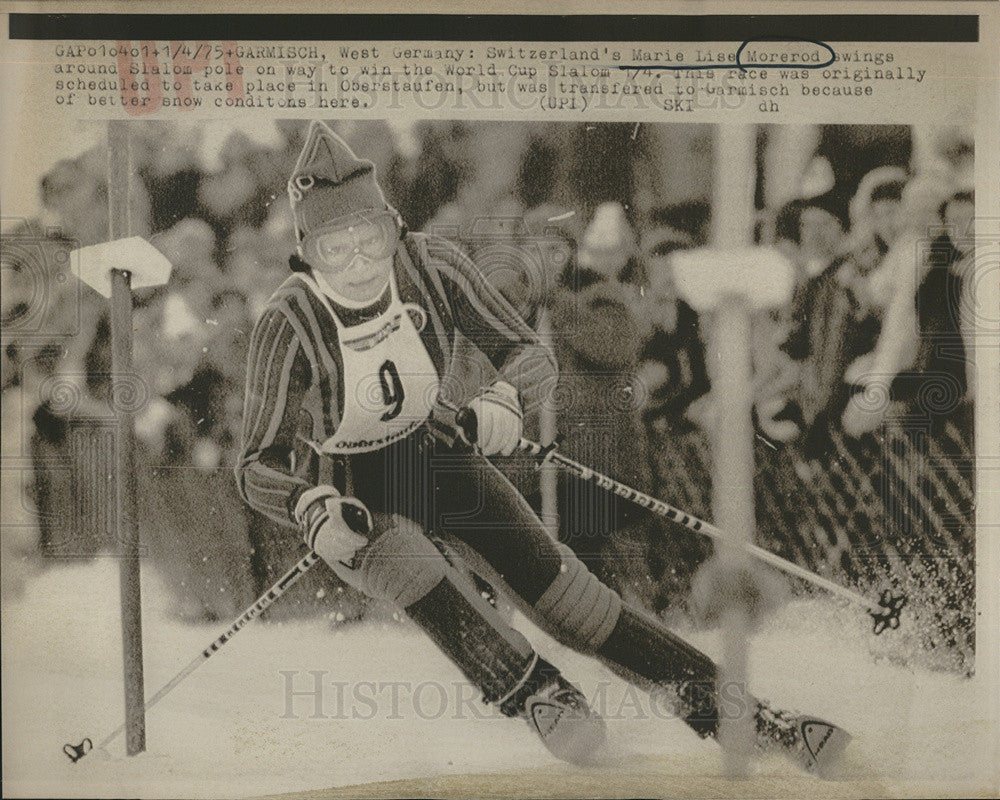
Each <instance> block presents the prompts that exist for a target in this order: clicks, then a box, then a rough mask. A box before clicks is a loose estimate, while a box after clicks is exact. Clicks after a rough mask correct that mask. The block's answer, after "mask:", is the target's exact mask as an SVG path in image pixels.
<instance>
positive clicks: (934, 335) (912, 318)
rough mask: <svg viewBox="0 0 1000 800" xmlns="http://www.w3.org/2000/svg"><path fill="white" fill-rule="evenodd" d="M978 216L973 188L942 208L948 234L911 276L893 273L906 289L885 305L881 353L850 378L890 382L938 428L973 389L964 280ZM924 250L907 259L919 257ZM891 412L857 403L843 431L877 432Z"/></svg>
mask: <svg viewBox="0 0 1000 800" xmlns="http://www.w3.org/2000/svg"><path fill="white" fill-rule="evenodd" d="M974 213H975V205H974V197H973V194H972V193H971V192H968V191H960V192H956V193H954V194H952V195H951V196H950V197H949V198H948V199H947V200H945V201H944V202H943V203H941V205H940V208H939V209H938V224H939V225H941V226H943V229H942V230H941V232H940V233H939V234H938V235H937V236H936V237H935V238H934V240H933V241H932V242H931V243H930V247H929V248H927V249H926V251H925V252H924V253H923V254H922V255H923V260H922V261H919V262H918V263H917V264H916V266H915V268H914V267H911V270H912V271H911V274H910V276H909V277H908V278H907V276H903V275H899V270H896V271H895V272H894V273H893V274H896V275H897V276H898V283H899V284H901V285H900V286H899V287H898V291H897V292H896V293H895V294H894V295H893V296H892V298H891V302H890V303H889V305H888V307H887V308H886V312H885V319H884V323H883V326H882V330H881V335H880V336H879V338H878V342H877V344H876V346H875V349H874V351H873V352H872V354H871V356H870V357H869V358H868V359H866V360H865V361H863V362H861V364H858V365H855V366H854V367H853V368H852V369H851V370H850V371H849V373H848V379H850V380H852V381H857V382H858V383H859V384H860V386H861V388H864V387H866V386H868V385H869V384H870V383H871V382H873V381H880V382H882V383H883V384H884V383H885V382H887V381H891V384H890V386H889V397H890V398H891V399H892V400H894V401H901V402H904V403H907V404H909V405H910V408H911V410H912V412H913V413H915V414H916V415H917V416H919V417H921V418H929V419H930V420H931V422H932V424H933V427H934V430H939V429H940V427H941V426H942V425H943V424H944V422H945V421H947V420H948V419H949V418H951V417H952V415H953V414H954V413H955V412H956V410H957V409H959V408H960V406H961V401H962V399H963V398H964V397H965V396H966V394H967V392H968V391H969V388H970V386H971V382H970V380H969V376H968V375H967V371H968V368H969V366H970V364H969V360H968V359H967V356H966V338H967V337H968V334H969V331H968V330H967V326H969V325H970V324H971V323H972V320H970V319H969V316H970V310H971V309H972V307H973V306H972V304H971V302H970V299H969V298H968V297H967V293H968V292H969V291H970V288H971V287H970V286H969V284H968V281H967V280H966V277H967V275H968V274H969V271H970V269H971V265H972V256H973V253H974V238H973V219H974ZM918 252H919V251H917V250H916V249H914V250H912V251H909V252H908V253H906V254H904V255H909V256H910V258H913V257H914V255H916V254H917V253H918ZM914 283H916V291H915V292H914V290H913V286H914ZM893 376H894V377H893ZM885 410H886V407H885V405H883V406H880V407H879V408H874V407H872V408H869V407H868V406H867V405H866V404H864V403H857V404H855V403H852V404H851V405H850V406H848V408H847V410H846V411H845V414H844V426H845V429H846V430H847V432H848V433H851V434H852V435H855V436H857V435H860V434H862V433H865V432H868V431H871V430H873V429H874V428H875V427H876V426H877V425H878V424H879V423H880V422H881V421H882V419H883V418H884V413H885ZM962 427H964V428H967V427H968V425H963V426H962Z"/></svg>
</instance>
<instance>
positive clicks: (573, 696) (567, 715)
mask: <svg viewBox="0 0 1000 800" xmlns="http://www.w3.org/2000/svg"><path fill="white" fill-rule="evenodd" d="M500 710H501V711H502V712H503V713H504V714H506V715H507V716H510V717H515V716H516V717H521V718H523V719H525V720H527V722H528V726H529V727H530V728H531V729H532V730H534V731H535V733H537V734H538V736H539V738H540V739H541V740H542V744H544V745H545V747H546V748H547V749H548V751H549V752H550V753H552V755H554V756H555V757H556V758H559V759H561V760H563V761H568V762H570V763H571V764H581V765H582V764H589V763H592V762H593V761H594V760H595V758H596V756H597V754H598V752H599V751H600V750H601V748H602V747H603V745H604V741H605V727H604V720H603V719H602V718H601V716H600V714H598V713H597V712H596V711H594V710H593V709H592V708H591V707H590V706H589V705H588V703H587V698H585V697H584V696H583V693H582V692H581V691H580V690H579V689H577V688H576V687H575V686H574V685H573V684H571V683H570V682H569V681H567V680H566V679H565V678H564V677H563V676H562V675H561V674H560V673H559V670H558V669H556V668H555V667H554V666H552V665H551V664H550V663H548V662H547V661H544V660H543V659H540V658H536V661H535V663H534V665H533V666H532V668H531V669H530V670H529V672H528V675H527V676H526V678H525V680H524V681H523V682H522V683H521V685H520V686H519V687H518V688H517V689H515V691H514V692H513V693H512V694H511V695H510V696H509V697H508V698H506V699H505V700H503V701H502V702H501V703H500Z"/></svg>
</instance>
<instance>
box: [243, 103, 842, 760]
mask: <svg viewBox="0 0 1000 800" xmlns="http://www.w3.org/2000/svg"><path fill="white" fill-rule="evenodd" d="M288 190H289V194H290V197H291V201H292V209H293V213H294V218H295V224H296V229H297V238H298V247H297V250H296V253H295V254H294V255H292V257H291V259H290V265H291V268H292V270H293V274H292V275H291V276H290V277H289V278H288V279H287V280H286V281H285V282H284V283H283V284H282V286H281V287H279V289H278V290H277V291H276V292H275V294H274V295H273V297H272V298H271V300H270V301H269V303H268V304H267V307H266V308H265V310H264V312H263V313H262V315H261V317H260V319H259V320H258V322H257V324H256V327H255V329H254V332H253V335H252V339H251V345H250V353H249V366H248V377H247V386H246V397H245V408H244V427H243V443H242V451H241V456H240V459H239V462H238V464H237V467H236V476H237V481H238V484H239V490H240V493H241V495H242V496H243V498H244V499H245V500H246V501H247V502H248V503H249V504H250V505H251V506H253V507H254V508H256V509H257V510H259V511H261V512H262V513H264V514H267V515H268V516H270V517H271V518H273V519H275V520H277V521H280V522H282V523H284V524H286V525H288V526H290V527H292V528H296V529H298V530H300V531H301V533H302V535H303V536H304V539H305V543H306V545H307V546H308V547H310V548H312V549H314V550H315V551H316V552H317V553H318V554H319V555H320V556H321V557H322V558H323V560H325V561H326V562H327V564H329V565H330V567H332V569H333V570H334V572H335V573H336V574H337V575H338V576H339V577H340V578H341V579H343V580H344V581H345V582H347V583H349V584H351V585H352V586H355V587H357V588H359V589H361V590H362V591H364V592H365V593H366V594H368V595H370V596H372V597H375V598H379V599H383V600H387V601H389V602H391V603H393V604H395V605H396V606H397V607H399V608H401V609H403V610H404V611H405V613H406V614H407V616H409V618H410V619H411V620H413V621H414V622H415V623H416V624H417V625H418V626H420V627H421V628H422V629H423V630H424V631H425V632H426V633H427V634H428V635H429V636H430V637H431V639H432V640H433V641H434V642H435V643H436V645H437V646H438V647H439V648H440V649H441V650H442V651H443V652H444V653H445V654H446V655H447V656H448V657H449V658H450V659H451V660H452V661H453V662H454V663H455V664H456V665H457V666H458V668H459V669H460V670H461V671H462V672H463V673H464V674H465V676H466V677H467V678H468V680H469V681H470V682H472V683H473V684H475V685H476V686H477V688H478V689H479V690H480V691H481V692H482V695H483V700H484V702H487V703H492V704H495V705H496V706H497V707H498V708H499V709H500V711H501V712H502V713H503V714H504V715H506V716H510V717H521V718H524V719H526V720H527V721H528V723H529V725H531V726H532V727H533V728H534V729H535V730H536V731H537V733H538V735H539V736H540V737H541V739H542V741H543V743H544V744H545V745H546V746H547V747H548V748H549V750H550V751H551V752H552V753H553V754H555V755H556V756H557V757H559V758H562V759H565V760H568V761H571V762H578V763H579V762H587V761H589V760H591V759H592V758H593V757H594V755H595V753H596V752H597V751H598V750H599V748H600V746H601V743H602V742H603V739H604V723H603V721H602V720H601V718H600V717H599V715H597V714H596V713H595V712H594V711H593V710H591V709H590V708H589V706H588V704H587V701H586V699H585V698H584V696H583V695H582V693H581V692H580V691H579V690H578V689H577V688H576V687H575V686H573V685H572V684H571V683H570V682H569V681H568V680H566V678H564V677H563V676H562V674H561V673H560V672H559V670H558V669H556V667H555V666H553V665H552V664H550V663H549V662H547V661H546V660H544V659H543V658H541V657H540V656H539V655H538V654H537V653H535V652H534V650H533V649H532V647H531V645H530V644H529V642H528V641H527V640H526V639H525V637H524V636H523V635H521V634H520V633H519V632H517V631H515V630H514V629H513V628H511V627H510V625H509V624H507V623H506V621H505V620H504V619H503V618H502V617H501V616H500V615H499V614H498V613H497V612H496V611H495V610H494V609H493V608H492V607H491V606H490V605H489V604H488V603H486V602H485V601H484V600H483V599H482V597H480V596H479V595H478V594H477V593H476V592H475V591H474V590H472V589H471V588H470V587H469V582H468V581H467V580H466V579H465V575H464V574H463V573H462V572H460V571H459V570H457V569H456V568H455V566H454V565H453V561H452V559H454V557H455V555H454V554H455V553H456V552H457V553H459V554H460V556H461V557H462V558H464V559H466V560H467V561H468V563H469V564H470V565H471V566H472V567H473V569H475V571H476V572H477V573H479V574H480V575H482V576H483V577H485V578H486V579H487V580H489V581H490V582H491V583H493V584H494V585H495V586H497V588H498V589H500V590H501V591H503V592H505V593H506V594H507V595H508V596H509V597H510V599H511V600H512V601H513V602H514V603H515V604H516V605H517V606H518V608H519V609H521V610H522V611H523V612H524V613H525V615H526V616H527V617H528V618H529V619H531V620H532V621H534V622H535V623H536V624H537V625H539V627H541V628H543V629H544V630H546V631H548V632H549V633H550V634H552V635H553V636H554V637H556V638H557V639H558V640H559V641H561V642H563V643H564V644H566V645H568V646H570V647H573V648H575V649H577V650H579V651H582V652H585V653H588V654H590V655H593V656H595V657H597V658H599V659H600V660H601V661H602V662H604V663H605V664H607V665H608V666H609V667H610V668H611V669H612V670H614V671H615V672H617V673H618V674H620V675H622V676H623V677H625V678H626V679H628V680H630V681H633V682H634V683H636V684H638V685H641V686H644V687H646V688H649V689H660V690H666V691H668V692H669V693H670V695H669V696H670V697H671V698H672V699H673V700H674V702H675V707H676V709H677V711H678V714H679V715H680V716H681V717H682V718H683V719H684V721H685V722H687V724H689V725H690V726H691V727H692V728H693V729H694V730H696V731H697V732H698V733H699V734H701V735H703V736H709V735H714V734H716V733H717V732H718V727H719V716H720V709H719V702H718V696H717V694H716V690H715V679H716V666H715V664H714V663H713V662H712V660H711V659H710V658H709V657H708V656H706V655H705V654H703V653H701V652H700V651H698V650H696V649H695V648H693V647H691V646H690V645H688V644H687V643H686V642H684V641H683V640H681V639H679V638H678V637H676V636H675V635H673V634H672V633H670V632H669V631H668V630H667V629H666V628H665V627H663V626H662V625H661V624H660V623H659V622H657V621H655V620H653V619H651V618H648V617H646V616H645V615H643V614H642V613H640V612H639V611H637V610H635V609H633V608H631V607H629V606H628V605H627V604H625V603H623V602H622V600H621V598H620V597H619V596H618V595H617V594H616V593H615V592H614V591H612V590H611V589H610V588H608V587H607V586H606V585H604V584H603V583H601V582H600V581H599V580H598V579H597V578H596V577H595V576H594V575H593V574H592V573H591V572H590V571H589V570H588V569H587V568H586V567H585V566H584V564H583V563H582V562H581V561H580V560H579V559H578V558H577V557H576V556H575V555H574V554H573V552H572V550H570V549H569V548H568V547H567V546H566V545H564V544H559V543H556V542H553V540H552V539H551V538H550V537H549V535H548V533H547V532H546V530H545V528H544V527H543V525H542V523H541V522H540V520H539V519H538V518H537V517H536V516H535V514H534V512H533V511H532V510H531V507H530V506H529V505H528V503H527V502H526V501H525V500H524V498H523V497H522V496H521V495H520V494H518V493H517V491H516V490H515V489H514V488H513V486H512V485H511V484H510V482H509V481H507V479H506V478H504V477H503V476H502V475H501V473H500V472H499V471H498V470H497V469H496V468H495V467H494V466H493V465H492V464H491V463H490V462H489V461H488V460H487V459H486V457H487V456H492V455H498V454H510V453H512V452H513V451H514V449H515V448H516V447H517V444H518V441H519V438H520V435H521V429H522V418H523V413H524V409H523V404H522V401H525V403H527V404H530V403H531V402H536V400H534V399H533V398H534V397H537V395H533V393H532V392H533V388H534V391H536V392H537V391H538V387H540V386H541V387H545V386H551V381H552V379H553V378H554V376H555V375H556V365H555V362H554V359H553V357H552V354H551V352H550V351H549V350H548V349H547V348H546V347H544V346H543V345H542V344H541V342H540V341H539V339H538V338H537V336H536V335H535V334H534V332H533V331H532V330H531V329H530V328H529V327H528V326H527V325H526V324H525V323H524V321H523V320H521V319H520V318H519V317H518V316H517V314H516V313H515V312H514V311H513V309H512V308H511V306H510V305H509V304H508V303H507V302H506V301H505V300H503V299H502V297H501V296H500V295H499V294H498V293H497V291H496V290H495V289H493V288H492V287H491V286H490V285H489V284H488V282H487V281H486V280H485V279H484V278H483V276H482V274H481V273H480V272H479V271H478V270H477V269H476V267H475V266H474V264H473V263H472V262H471V261H470V260H469V259H467V258H466V257H465V256H464V255H463V254H462V253H461V252H460V251H459V250H458V249H457V248H456V247H455V246H453V245H452V244H450V243H449V242H447V241H445V240H442V239H438V238H436V237H432V236H426V235H423V234H418V233H411V232H408V231H407V230H406V228H405V226H404V224H403V222H402V220H401V219H400V217H399V215H398V213H397V212H396V211H395V210H394V209H392V208H391V207H390V206H389V205H388V204H387V202H386V200H385V198H384V196H383V194H382V191H381V189H380V188H379V186H378V184H377V182H376V180H375V175H374V167H373V165H372V164H371V162H369V161H365V160H362V159H359V158H358V157H357V156H355V154H354V153H353V152H352V151H351V150H350V149H349V148H348V146H347V145H346V144H345V143H344V142H343V141H342V140H341V139H340V138H339V137H337V136H336V134H334V133H333V131H331V130H330V129H329V128H328V127H326V126H325V125H324V124H322V123H320V122H313V123H312V124H311V126H310V128H309V132H308V136H307V140H306V143H305V146H304V147H303V150H302V153H301V154H300V156H299V159H298V161H297V163H296V165H295V168H294V172H293V174H292V176H291V179H290V180H289V183H288ZM457 331H460V332H461V333H462V334H464V335H465V336H466V337H468V338H469V339H470V340H471V341H472V342H473V343H474V344H476V346H477V347H479V348H480V349H481V350H482V351H483V353H484V354H485V355H486V356H487V357H488V358H489V359H490V360H491V362H492V363H493V365H494V366H495V367H496V369H497V373H498V374H497V379H496V381H495V382H494V383H492V384H491V385H489V386H486V387H484V388H483V389H482V391H481V392H480V393H479V394H478V395H477V396H475V397H474V398H473V399H472V400H471V401H470V402H469V403H468V404H467V408H468V409H469V411H470V412H471V414H472V415H474V417H473V418H474V420H475V427H476V436H475V439H476V442H477V446H476V447H475V449H470V448H468V447H463V446H459V445H455V446H449V444H448V443H447V442H446V441H443V440H442V437H436V436H434V435H432V433H431V431H432V430H433V429H434V428H435V427H438V423H437V422H436V420H437V419H438V415H439V414H440V413H441V406H440V404H438V403H437V401H438V399H439V397H441V396H443V395H445V394H446V391H445V389H446V384H447V381H448V379H449V367H450V362H451V360H452V358H453V354H454V346H455V336H456V332H457ZM436 542H437V543H439V544H436ZM442 543H443V545H442ZM748 711H749V713H750V714H752V716H753V719H754V720H755V722H756V725H757V730H758V739H759V742H760V743H761V744H765V743H774V742H777V743H779V744H781V745H783V746H786V747H788V748H790V749H791V751H792V752H793V753H794V754H796V755H798V756H800V757H801V758H802V759H803V760H804V762H805V763H806V765H807V766H809V767H814V766H816V764H817V757H818V755H819V751H820V750H821V749H822V750H824V755H826V754H829V753H832V752H834V751H836V750H839V749H842V747H843V745H844V744H845V743H846V738H847V737H846V734H843V733H842V732H841V731H839V729H837V728H835V727H834V726H831V725H827V724H825V723H821V722H819V721H817V720H808V721H806V720H804V719H803V718H796V717H791V716H790V715H785V714H782V713H780V712H775V711H773V710H771V709H770V708H768V707H767V706H766V704H764V703H759V702H755V703H754V704H753V707H752V708H751V709H749V710H748Z"/></svg>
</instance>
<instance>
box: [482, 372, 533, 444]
mask: <svg viewBox="0 0 1000 800" xmlns="http://www.w3.org/2000/svg"><path fill="white" fill-rule="evenodd" d="M468 409H469V411H471V412H472V413H473V414H474V415H475V425H474V428H475V436H474V437H473V438H474V439H475V441H474V442H473V443H474V444H476V445H478V447H479V450H480V452H482V454H483V455H484V456H494V455H497V454H499V455H504V456H509V455H510V454H511V453H513V452H514V451H515V450H516V449H517V445H518V442H520V441H521V431H522V427H523V420H524V414H523V413H522V412H521V401H520V400H519V399H518V396H517V389H515V388H514V387H513V386H511V385H510V384H509V383H505V382H504V381H497V382H496V383H494V384H492V385H490V386H487V387H486V388H485V389H483V391H482V392H480V393H479V394H478V395H477V396H476V397H474V398H473V399H472V400H471V401H470V402H469V405H468ZM470 427H473V426H470Z"/></svg>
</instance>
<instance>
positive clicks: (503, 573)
mask: <svg viewBox="0 0 1000 800" xmlns="http://www.w3.org/2000/svg"><path fill="white" fill-rule="evenodd" d="M441 464H442V468H441V469H439V470H437V471H436V474H435V482H436V484H437V486H436V491H435V494H434V496H435V498H436V507H435V518H434V520H433V522H432V525H433V527H434V529H435V530H436V531H437V532H439V533H441V534H442V535H444V536H446V537H447V539H448V540H449V542H452V543H454V545H455V547H456V548H458V549H459V552H461V553H462V555H463V557H464V558H466V559H467V560H469V562H470V564H472V566H473V568H474V569H476V570H477V571H479V572H480V573H481V574H483V575H484V577H487V578H488V579H490V580H493V581H496V582H497V583H498V584H499V587H498V588H500V589H501V590H503V591H505V592H506V593H508V594H509V595H510V598H511V600H512V601H513V602H514V603H515V604H516V605H517V606H518V608H519V609H520V610H521V611H522V612H523V613H524V614H525V615H526V616H527V617H528V618H529V619H531V620H532V621H533V622H534V623H535V624H536V625H538V626H539V627H540V628H542V629H543V630H545V631H546V632H548V633H549V634H551V635H552V636H554V637H555V638H556V639H557V640H559V641H560V642H562V643H563V644H565V645H567V646H568V647H572V648H573V649H575V650H579V651H581V652H585V653H588V654H590V655H593V656H596V657H597V658H599V659H600V660H601V661H603V662H604V663H605V664H606V665H607V666H608V667H609V668H610V669H612V670H613V671H614V672H616V673H617V674H619V675H621V676H622V677H624V678H625V679H627V680H629V681H630V682H632V683H635V684H637V685H639V686H642V687H644V688H646V689H650V690H653V689H656V690H657V691H667V692H670V693H672V694H675V695H676V697H675V706H676V709H677V713H678V714H679V715H680V716H681V717H682V718H683V719H684V720H685V722H687V723H688V724H689V725H690V726H691V727H692V728H694V729H695V730H696V731H698V732H699V733H700V734H701V735H710V734H714V733H715V732H716V731H717V729H718V718H719V715H718V707H717V703H716V691H715V688H716V687H715V679H716V667H715V664H714V663H713V662H712V660H711V659H710V658H709V657H708V656H706V655H705V654H704V653H702V652H701V651H700V650H698V649H696V648H694V647H692V646H691V645H689V644H688V643H687V642H685V641H684V640H683V639H681V638H679V637H677V636H675V635H674V634H673V633H671V632H670V631H669V630H668V629H667V628H666V627H665V626H663V625H662V624H661V623H659V622H658V621H656V620H654V619H652V618H650V617H647V616H646V615H645V614H643V613H642V612H640V611H638V610H636V609H634V608H632V607H631V606H629V605H627V604H625V603H623V602H622V599H621V597H620V596H619V595H618V594H617V592H615V591H613V590H612V589H611V588H609V587H608V586H607V585H606V584H604V583H602V582H601V581H600V580H598V578H597V577H596V576H595V575H594V574H593V573H591V572H590V570H588V569H587V567H586V566H585V565H584V564H583V562H582V561H580V559H579V558H577V557H576V555H575V554H574V553H573V551H572V550H571V549H570V548H569V547H568V546H566V545H565V544H562V543H559V542H554V541H553V540H552V538H551V537H550V536H549V535H548V533H547V531H546V530H545V528H544V527H543V525H542V523H541V521H540V520H539V519H538V517H537V516H536V515H535V513H534V511H533V510H532V509H531V507H530V505H529V504H528V503H527V501H526V500H525V499H524V498H523V497H522V496H521V495H520V493H519V492H518V491H517V490H516V489H515V488H514V486H513V485H512V484H511V483H510V481H508V480H507V478H506V477H504V476H503V474H502V473H500V472H499V470H497V469H496V468H495V467H494V466H493V465H492V464H490V463H489V462H488V461H487V460H486V459H484V458H482V457H479V456H476V455H471V454H460V453H456V452H449V453H448V454H447V457H446V458H445V459H443V460H442V461H441Z"/></svg>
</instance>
